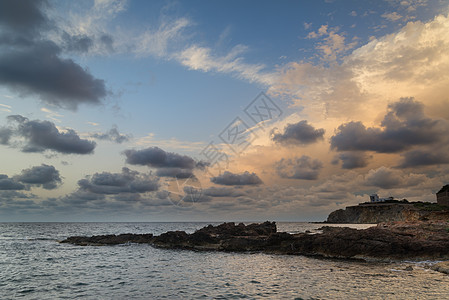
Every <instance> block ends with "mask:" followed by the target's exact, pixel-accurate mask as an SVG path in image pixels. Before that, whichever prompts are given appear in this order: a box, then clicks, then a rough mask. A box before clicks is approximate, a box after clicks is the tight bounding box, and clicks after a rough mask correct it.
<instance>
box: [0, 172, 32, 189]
mask: <svg viewBox="0 0 449 300" xmlns="http://www.w3.org/2000/svg"><path fill="white" fill-rule="evenodd" d="M25 189H26V186H25V185H23V184H21V183H20V182H18V181H17V180H15V179H14V178H9V177H8V175H4V174H0V191H20V190H25Z"/></svg>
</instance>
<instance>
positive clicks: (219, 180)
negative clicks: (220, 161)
mask: <svg viewBox="0 0 449 300" xmlns="http://www.w3.org/2000/svg"><path fill="white" fill-rule="evenodd" d="M210 181H211V182H213V183H216V184H221V185H257V184H261V183H262V180H261V179H260V178H259V176H257V174H256V173H249V172H248V171H245V172H243V173H241V174H234V173H231V172H229V171H225V172H224V173H223V174H221V175H218V176H216V177H212V178H211V179H210Z"/></svg>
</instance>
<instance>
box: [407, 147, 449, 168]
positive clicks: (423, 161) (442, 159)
mask: <svg viewBox="0 0 449 300" xmlns="http://www.w3.org/2000/svg"><path fill="white" fill-rule="evenodd" d="M448 153H449V149H448V147H443V148H442V149H441V148H439V147H435V148H432V149H416V150H411V151H408V152H405V153H403V154H401V156H402V157H403V160H402V162H401V163H400V165H399V167H400V168H412V167H422V166H434V165H442V164H449V156H448Z"/></svg>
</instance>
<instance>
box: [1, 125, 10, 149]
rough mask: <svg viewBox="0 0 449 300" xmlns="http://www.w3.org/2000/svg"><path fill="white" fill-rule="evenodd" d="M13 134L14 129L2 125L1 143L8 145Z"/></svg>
mask: <svg viewBox="0 0 449 300" xmlns="http://www.w3.org/2000/svg"><path fill="white" fill-rule="evenodd" d="M11 136H12V130H11V129H10V128H7V127H0V144H1V145H8V143H9V139H10V138H11Z"/></svg>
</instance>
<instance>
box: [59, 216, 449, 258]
mask: <svg viewBox="0 0 449 300" xmlns="http://www.w3.org/2000/svg"><path fill="white" fill-rule="evenodd" d="M321 231H322V232H321V233H317V234H311V233H298V234H289V233H286V232H278V231H277V227H276V223H275V222H268V221H267V222H264V223H261V224H249V225H245V224H243V223H240V224H235V223H223V224H221V225H218V226H212V225H209V226H206V227H204V228H201V229H199V230H197V231H195V232H194V233H191V234H188V233H186V232H184V231H169V232H166V233H163V234H161V235H158V236H154V235H152V234H120V235H100V236H91V237H86V236H73V237H68V238H67V239H65V240H63V241H61V243H70V244H74V245H80V246H104V245H118V244H126V243H144V244H149V245H151V246H154V247H159V248H166V249H186V250H195V251H229V252H230V251H232V252H263V253H270V254H292V255H306V256H319V257H326V258H344V259H364V260H369V259H375V260H449V222H448V221H445V220H439V221H426V222H422V221H416V222H388V223H381V224H378V225H377V226H374V227H371V228H368V229H364V230H357V229H352V228H347V227H329V226H324V227H322V228H321Z"/></svg>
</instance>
